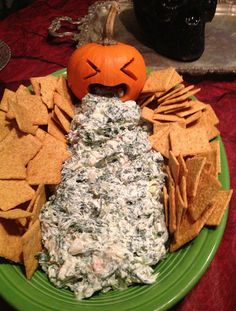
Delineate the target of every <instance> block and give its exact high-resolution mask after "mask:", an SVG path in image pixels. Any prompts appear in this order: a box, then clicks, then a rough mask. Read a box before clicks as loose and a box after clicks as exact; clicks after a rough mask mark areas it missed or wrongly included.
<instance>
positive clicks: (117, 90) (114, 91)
mask: <svg viewBox="0 0 236 311" xmlns="http://www.w3.org/2000/svg"><path fill="white" fill-rule="evenodd" d="M127 89H128V88H127V85H126V84H125V83H121V84H118V85H114V86H107V85H103V84H99V83H92V84H90V85H89V93H90V94H93V95H100V96H106V97H114V96H115V97H118V98H122V97H123V96H124V95H125V94H126V93H127Z"/></svg>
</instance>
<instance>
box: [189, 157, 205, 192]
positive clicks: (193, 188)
mask: <svg viewBox="0 0 236 311" xmlns="http://www.w3.org/2000/svg"><path fill="white" fill-rule="evenodd" d="M205 163H206V158H205V157H193V158H190V159H187V161H186V167H187V170H188V174H187V195H188V197H195V196H196V194H197V188H198V184H199V180H200V176H201V173H202V171H203V168H204V165H205Z"/></svg>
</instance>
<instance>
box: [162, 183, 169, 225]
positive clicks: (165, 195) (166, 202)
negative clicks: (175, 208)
mask: <svg viewBox="0 0 236 311" xmlns="http://www.w3.org/2000/svg"><path fill="white" fill-rule="evenodd" d="M163 203H164V211H165V224H166V227H168V226H169V195H168V192H167V189H166V186H164V187H163Z"/></svg>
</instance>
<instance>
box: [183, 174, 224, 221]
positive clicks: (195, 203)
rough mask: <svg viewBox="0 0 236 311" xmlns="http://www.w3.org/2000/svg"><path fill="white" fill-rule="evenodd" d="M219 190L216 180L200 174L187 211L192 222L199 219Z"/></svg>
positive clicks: (218, 183) (210, 176)
mask: <svg viewBox="0 0 236 311" xmlns="http://www.w3.org/2000/svg"><path fill="white" fill-rule="evenodd" d="M220 188H221V183H220V182H219V181H218V179H217V178H216V177H214V176H212V175H210V174H207V173H205V172H204V171H203V172H202V174H201V176H200V179H199V183H198V188H197V193H196V196H195V197H194V198H193V199H192V200H191V202H190V204H189V206H188V210H189V213H190V215H191V217H192V219H193V220H197V219H198V218H200V216H201V214H202V213H203V212H204V211H205V210H206V209H207V208H208V206H209V204H210V203H211V201H212V199H213V198H214V197H215V195H216V194H217V192H218V191H219V190H220Z"/></svg>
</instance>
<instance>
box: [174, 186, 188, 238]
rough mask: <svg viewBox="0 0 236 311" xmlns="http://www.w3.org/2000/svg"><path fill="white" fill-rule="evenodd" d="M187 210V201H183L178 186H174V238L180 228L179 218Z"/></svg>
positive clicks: (180, 218)
mask: <svg viewBox="0 0 236 311" xmlns="http://www.w3.org/2000/svg"><path fill="white" fill-rule="evenodd" d="M186 210H187V203H186V202H184V200H183V198H182V196H181V193H180V189H179V186H178V185H177V186H176V233H175V239H176V234H178V231H179V230H180V224H181V220H182V218H183V217H184V215H185V211H186Z"/></svg>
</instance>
